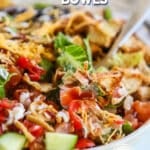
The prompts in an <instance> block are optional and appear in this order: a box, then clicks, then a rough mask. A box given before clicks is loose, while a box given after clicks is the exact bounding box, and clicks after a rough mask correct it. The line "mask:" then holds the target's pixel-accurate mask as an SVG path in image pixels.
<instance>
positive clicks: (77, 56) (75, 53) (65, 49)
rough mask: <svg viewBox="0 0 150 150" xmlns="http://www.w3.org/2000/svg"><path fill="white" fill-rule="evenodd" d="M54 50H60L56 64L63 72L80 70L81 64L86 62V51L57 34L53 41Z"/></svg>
mask: <svg viewBox="0 0 150 150" xmlns="http://www.w3.org/2000/svg"><path fill="white" fill-rule="evenodd" d="M54 43H55V44H54V45H55V48H57V49H59V48H60V49H61V52H60V56H59V57H58V64H59V65H60V66H61V67H62V68H64V70H66V71H67V70H69V69H71V70H75V69H78V68H80V69H82V68H83V63H84V62H85V61H87V60H88V58H87V54H86V51H85V50H84V49H83V48H82V47H81V46H78V45H76V44H73V43H71V42H70V41H69V38H68V37H67V36H64V35H63V34H62V33H59V34H58V36H57V37H56V39H55V41H54Z"/></svg>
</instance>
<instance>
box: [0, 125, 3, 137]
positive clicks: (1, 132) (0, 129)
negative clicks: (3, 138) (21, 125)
mask: <svg viewBox="0 0 150 150" xmlns="http://www.w3.org/2000/svg"><path fill="white" fill-rule="evenodd" d="M2 134H3V129H2V126H0V135H2Z"/></svg>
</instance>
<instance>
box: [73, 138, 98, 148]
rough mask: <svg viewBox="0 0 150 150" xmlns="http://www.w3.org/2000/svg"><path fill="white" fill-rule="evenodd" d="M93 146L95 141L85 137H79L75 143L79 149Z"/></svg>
mask: <svg viewBox="0 0 150 150" xmlns="http://www.w3.org/2000/svg"><path fill="white" fill-rule="evenodd" d="M94 146H95V143H94V142H93V141H92V140H90V139H87V138H82V139H79V140H78V142H77V144H76V148H79V149H84V148H91V147H94Z"/></svg>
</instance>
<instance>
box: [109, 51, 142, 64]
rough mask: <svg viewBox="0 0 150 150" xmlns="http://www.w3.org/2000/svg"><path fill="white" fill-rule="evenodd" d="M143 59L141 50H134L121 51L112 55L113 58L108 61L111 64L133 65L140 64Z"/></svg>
mask: <svg viewBox="0 0 150 150" xmlns="http://www.w3.org/2000/svg"><path fill="white" fill-rule="evenodd" d="M142 60H143V53H142V52H134V53H128V54H123V53H121V52H119V53H117V54H116V55H114V56H113V59H112V60H111V61H110V62H111V64H112V65H113V66H119V67H135V66H137V65H139V64H140V62H141V61H142Z"/></svg>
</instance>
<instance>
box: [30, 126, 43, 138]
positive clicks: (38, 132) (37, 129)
mask: <svg viewBox="0 0 150 150" xmlns="http://www.w3.org/2000/svg"><path fill="white" fill-rule="evenodd" d="M29 132H30V133H31V134H32V135H33V136H35V137H37V138H38V137H41V136H43V134H44V128H43V127H41V126H39V125H33V126H32V127H30V128H29Z"/></svg>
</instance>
